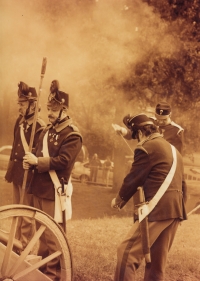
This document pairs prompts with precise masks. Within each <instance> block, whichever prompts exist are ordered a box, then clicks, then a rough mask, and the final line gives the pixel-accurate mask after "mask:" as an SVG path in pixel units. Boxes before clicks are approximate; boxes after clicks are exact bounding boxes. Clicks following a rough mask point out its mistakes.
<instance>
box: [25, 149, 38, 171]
mask: <svg viewBox="0 0 200 281" xmlns="http://www.w3.org/2000/svg"><path fill="white" fill-rule="evenodd" d="M23 159H24V161H23V163H24V164H23V165H25V166H26V164H30V165H37V164H38V158H37V157H36V156H35V155H34V154H32V153H31V152H25V156H24V157H23ZM25 163H26V164H25ZM24 169H25V168H24Z"/></svg>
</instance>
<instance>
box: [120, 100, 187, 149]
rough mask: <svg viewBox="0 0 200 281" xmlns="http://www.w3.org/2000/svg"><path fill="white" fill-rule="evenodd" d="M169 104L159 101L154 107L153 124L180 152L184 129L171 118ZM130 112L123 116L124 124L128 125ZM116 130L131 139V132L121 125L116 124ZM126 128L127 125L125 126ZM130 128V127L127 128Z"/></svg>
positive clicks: (182, 144)
mask: <svg viewBox="0 0 200 281" xmlns="http://www.w3.org/2000/svg"><path fill="white" fill-rule="evenodd" d="M171 113H172V111H171V106H170V105H169V104H168V103H166V102H159V103H158V104H157V105H156V108H155V117H151V118H152V119H153V120H154V124H155V125H157V126H158V127H159V132H160V133H161V135H162V136H163V137H164V139H165V140H167V141H168V142H169V143H171V144H172V145H174V146H175V147H176V149H178V151H179V152H180V153H181V154H182V153H183V146H184V129H183V128H182V127H181V126H180V125H178V124H176V123H175V122H173V121H172V120H171ZM130 117H131V116H130V114H128V115H127V116H125V117H124V118H123V122H124V124H125V125H126V126H127V125H128V120H129V119H130ZM116 128H118V129H117V132H118V133H121V134H122V135H123V137H124V138H125V139H128V140H131V138H132V132H131V130H127V129H125V128H123V127H120V126H118V125H116ZM127 128H128V126H127ZM128 129H130V128H128Z"/></svg>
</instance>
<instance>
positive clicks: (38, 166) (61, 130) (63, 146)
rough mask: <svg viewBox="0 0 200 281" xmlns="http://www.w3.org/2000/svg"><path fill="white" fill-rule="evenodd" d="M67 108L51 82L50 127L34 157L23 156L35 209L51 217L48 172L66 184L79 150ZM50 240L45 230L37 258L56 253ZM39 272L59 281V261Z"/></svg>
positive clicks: (79, 140)
mask: <svg viewBox="0 0 200 281" xmlns="http://www.w3.org/2000/svg"><path fill="white" fill-rule="evenodd" d="M68 105H69V96H68V94H67V93H65V92H62V91H60V90H59V86H58V81H57V80H54V81H52V84H51V87H50V95H49V99H48V103H47V110H48V118H49V121H50V122H51V124H50V125H49V126H47V128H45V129H44V131H43V133H42V134H41V136H40V139H39V141H38V145H37V148H36V153H35V155H34V154H32V153H27V154H26V156H25V157H24V167H25V168H30V167H31V166H33V167H34V177H33V180H32V183H31V192H32V194H33V200H34V206H35V207H36V208H38V209H40V210H42V211H44V212H46V213H47V214H49V215H50V216H52V217H53V218H54V215H55V199H56V197H55V192H57V191H55V188H54V183H53V180H52V178H51V176H50V174H49V171H50V170H54V171H55V173H56V177H57V178H58V180H59V181H60V180H61V178H64V181H65V184H68V182H69V179H70V174H71V171H72V168H73V166H74V162H75V160H76V157H77V155H78V154H79V152H80V150H81V147H82V137H81V135H80V133H79V130H78V128H77V127H75V126H74V125H73V122H72V119H71V118H70V117H69V116H68V115H67V109H68ZM45 139H46V140H45ZM46 148H48V154H49V156H46V155H44V151H45V150H46ZM52 239H53V237H52V234H51V232H50V231H48V230H46V231H45V233H44V235H43V236H42V237H41V241H40V242H41V243H40V248H39V252H38V255H41V256H42V257H43V258H45V257H46V256H48V255H50V254H51V253H53V252H55V251H56V245H55V244H54V241H52ZM41 270H42V271H43V273H45V274H46V275H47V276H48V277H49V278H51V279H52V280H54V281H57V280H60V279H59V278H60V277H59V275H60V262H59V258H56V259H54V260H52V261H50V262H48V263H47V264H46V265H45V268H42V269H41Z"/></svg>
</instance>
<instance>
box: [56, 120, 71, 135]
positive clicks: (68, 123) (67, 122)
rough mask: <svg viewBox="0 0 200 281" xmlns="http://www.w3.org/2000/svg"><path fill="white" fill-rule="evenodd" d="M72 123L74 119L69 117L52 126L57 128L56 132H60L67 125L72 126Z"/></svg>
mask: <svg viewBox="0 0 200 281" xmlns="http://www.w3.org/2000/svg"><path fill="white" fill-rule="evenodd" d="M61 121H62V120H61ZM71 124H72V119H71V118H70V117H69V118H68V119H67V120H65V121H63V122H61V123H58V124H56V125H55V126H52V127H53V128H54V129H55V130H56V132H58V133H59V132H60V131H62V130H63V129H65V128H66V127H68V126H70V125H71Z"/></svg>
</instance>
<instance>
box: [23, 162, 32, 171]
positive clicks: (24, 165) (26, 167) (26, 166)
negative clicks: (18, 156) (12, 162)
mask: <svg viewBox="0 0 200 281" xmlns="http://www.w3.org/2000/svg"><path fill="white" fill-rule="evenodd" d="M23 168H24V170H29V169H30V168H31V165H30V164H29V163H27V162H25V161H23Z"/></svg>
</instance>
